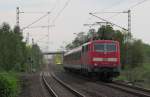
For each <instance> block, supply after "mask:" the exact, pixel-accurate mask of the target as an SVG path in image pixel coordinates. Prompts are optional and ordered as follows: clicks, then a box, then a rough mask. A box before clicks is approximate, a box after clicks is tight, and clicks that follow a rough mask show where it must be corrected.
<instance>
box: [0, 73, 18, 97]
mask: <svg viewBox="0 0 150 97" xmlns="http://www.w3.org/2000/svg"><path fill="white" fill-rule="evenodd" d="M17 82H18V81H17V79H16V77H15V76H14V75H10V74H8V73H3V74H0V97H16V96H17V94H18V93H19V86H18V85H17Z"/></svg>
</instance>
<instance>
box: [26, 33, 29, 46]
mask: <svg viewBox="0 0 150 97" xmlns="http://www.w3.org/2000/svg"><path fill="white" fill-rule="evenodd" d="M26 43H27V44H29V32H28V33H27V37H26Z"/></svg>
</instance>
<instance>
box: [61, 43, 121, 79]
mask: <svg viewBox="0 0 150 97" xmlns="http://www.w3.org/2000/svg"><path fill="white" fill-rule="evenodd" d="M63 62H64V63H63V64H64V65H63V67H64V69H65V70H67V71H78V72H80V73H82V74H86V75H89V76H95V77H98V78H100V79H103V80H107V81H111V80H112V79H113V78H115V77H117V76H119V75H120V68H121V64H120V45H119V42H118V41H114V40H93V41H90V42H87V43H85V44H83V45H81V46H79V47H77V48H74V49H72V50H69V51H68V52H66V53H65V54H64V61H63Z"/></svg>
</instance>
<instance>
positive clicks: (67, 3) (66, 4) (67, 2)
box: [52, 0, 71, 23]
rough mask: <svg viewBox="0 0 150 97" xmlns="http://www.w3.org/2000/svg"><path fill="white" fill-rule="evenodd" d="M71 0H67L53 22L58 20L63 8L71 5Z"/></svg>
mask: <svg viewBox="0 0 150 97" xmlns="http://www.w3.org/2000/svg"><path fill="white" fill-rule="evenodd" d="M70 1H71V0H67V1H66V3H65V5H64V7H63V8H62V9H61V10H60V11H59V12H58V14H57V15H56V17H55V18H54V20H53V21H52V23H55V21H56V20H57V18H58V17H59V16H60V15H61V13H62V12H63V10H64V9H65V8H66V7H67V6H68V5H69V3H70Z"/></svg>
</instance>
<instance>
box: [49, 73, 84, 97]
mask: <svg viewBox="0 0 150 97" xmlns="http://www.w3.org/2000/svg"><path fill="white" fill-rule="evenodd" d="M52 77H53V78H54V79H55V80H56V81H57V82H59V83H60V84H61V85H62V86H64V87H65V88H66V89H68V90H69V91H71V92H72V93H73V94H74V95H76V96H77V97H85V96H84V95H83V94H81V93H79V92H78V91H76V90H75V89H73V88H72V87H71V86H69V85H68V84H66V83H64V82H63V81H61V80H60V79H59V78H58V77H56V76H55V75H54V74H53V73H52Z"/></svg>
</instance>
